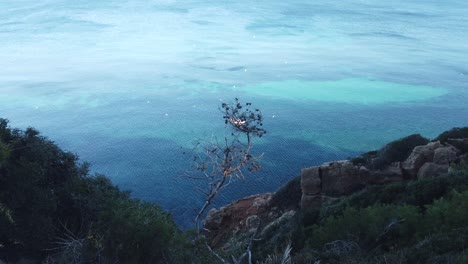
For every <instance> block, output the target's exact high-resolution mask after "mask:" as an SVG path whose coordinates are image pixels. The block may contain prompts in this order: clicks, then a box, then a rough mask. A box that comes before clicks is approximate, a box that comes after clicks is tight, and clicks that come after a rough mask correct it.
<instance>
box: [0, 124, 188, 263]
mask: <svg viewBox="0 0 468 264" xmlns="http://www.w3.org/2000/svg"><path fill="white" fill-rule="evenodd" d="M0 144H1V145H0V146H2V147H5V146H8V155H2V163H1V166H0V245H1V247H0V259H2V260H6V261H7V262H16V261H17V260H18V258H20V257H29V258H32V259H35V260H37V261H41V260H43V259H44V258H47V261H48V263H159V261H164V263H187V262H188V260H187V257H188V256H189V255H190V252H191V250H192V247H191V245H190V244H189V243H188V242H187V241H186V239H185V238H184V237H183V236H182V233H181V232H180V231H179V230H178V229H177V227H176V225H175V223H174V222H173V221H172V218H171V217H170V215H168V214H167V213H166V212H164V211H163V210H162V209H161V208H159V207H158V206H157V205H155V204H150V203H144V202H140V201H138V200H135V199H131V198H130V195H129V193H128V192H122V191H120V190H119V189H118V188H117V187H116V186H114V185H113V184H112V183H111V182H110V180H109V179H108V178H106V177H105V176H102V175H95V176H91V175H89V172H88V164H86V163H80V162H79V161H78V157H77V156H76V155H74V154H72V153H69V152H65V151H63V150H61V149H60V148H59V147H58V146H56V145H55V144H54V143H53V142H52V141H50V140H48V139H47V138H45V137H42V136H41V135H40V134H39V132H38V131H36V130H34V129H32V128H28V129H27V130H25V131H21V130H17V129H11V128H9V127H8V122H7V121H6V120H3V119H1V120H0Z"/></svg>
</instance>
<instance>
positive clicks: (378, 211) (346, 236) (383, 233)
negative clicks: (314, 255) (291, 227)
mask: <svg viewBox="0 0 468 264" xmlns="http://www.w3.org/2000/svg"><path fill="white" fill-rule="evenodd" d="M418 220H419V213H418V208H416V207H414V206H409V205H406V206H390V205H375V206H372V207H368V208H353V207H349V208H346V209H345V210H344V211H343V212H342V214H341V215H338V216H330V217H328V218H326V219H325V220H324V221H323V222H322V223H320V224H317V225H314V226H312V227H311V228H310V230H309V231H308V233H309V234H310V236H309V237H310V238H311V239H309V240H308V245H309V246H310V247H312V248H315V249H324V248H325V249H326V247H327V245H330V244H329V243H333V242H334V241H345V242H348V243H356V245H357V246H358V247H356V248H354V249H355V250H369V249H372V248H375V247H377V246H379V245H382V244H389V243H391V242H393V241H394V240H396V239H403V240H406V239H408V238H411V237H412V236H413V234H415V233H416V227H417V225H418ZM405 242H406V241H405Z"/></svg>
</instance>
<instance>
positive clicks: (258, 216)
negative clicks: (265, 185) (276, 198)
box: [203, 193, 272, 247]
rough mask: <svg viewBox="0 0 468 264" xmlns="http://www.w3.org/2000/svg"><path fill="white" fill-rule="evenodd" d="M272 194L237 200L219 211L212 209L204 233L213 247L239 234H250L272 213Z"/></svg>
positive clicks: (206, 220) (206, 219)
mask: <svg viewBox="0 0 468 264" xmlns="http://www.w3.org/2000/svg"><path fill="white" fill-rule="evenodd" d="M271 197H272V194H271V193H265V194H257V195H252V196H249V197H245V198H242V199H240V200H237V201H235V202H233V203H231V204H229V205H226V206H224V207H221V208H220V209H219V210H216V209H211V210H210V211H209V212H208V215H207V217H206V218H205V223H204V228H203V232H204V234H205V235H206V236H207V237H208V238H209V241H211V244H212V245H213V246H215V247H216V246H219V245H221V244H222V243H224V242H225V240H226V239H227V238H229V237H231V236H232V235H233V234H235V233H237V232H250V231H252V230H253V229H255V228H256V227H258V225H259V223H261V221H263V218H266V217H267V215H268V213H269V212H271V210H272V209H271V208H270V201H271Z"/></svg>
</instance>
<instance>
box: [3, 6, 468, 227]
mask: <svg viewBox="0 0 468 264" xmlns="http://www.w3.org/2000/svg"><path fill="white" fill-rule="evenodd" d="M466 14H468V2H467V1H465V0H447V1H436V0H405V1H403V0H395V1H378V0H344V1H331V0H317V1H304V0H291V1H278V0H270V1H263V0H257V1H246V0H238V1H206V0H205V1H201V0H185V1H172V0H158V1H150V0H145V1H140V0H135V1H129V0H109V1H91V0H74V1H71V0H42V1H32V0H17V1H7V0H0V117H3V118H8V119H9V120H10V121H11V125H12V126H14V127H20V128H26V127H27V126H33V127H35V128H37V129H39V130H40V131H42V132H43V134H45V135H47V136H48V137H49V138H51V139H52V140H54V141H56V142H57V143H58V144H59V145H60V146H61V147H63V148H64V149H67V150H69V151H72V152H74V153H77V154H78V155H79V156H80V157H81V158H82V159H83V160H86V161H89V162H91V163H92V165H93V166H92V170H93V171H95V172H100V173H104V174H106V175H108V176H109V177H110V178H111V179H112V180H113V182H114V183H116V184H118V185H119V186H120V187H121V188H122V189H126V190H131V191H132V192H133V195H134V196H135V197H139V198H142V199H145V200H148V201H156V202H158V203H160V204H161V205H162V206H163V207H164V208H165V209H167V210H169V211H171V212H172V213H173V215H174V218H175V219H176V221H177V222H178V223H179V224H180V225H181V226H182V227H188V226H190V224H191V219H192V218H193V216H194V208H197V207H198V206H200V205H201V203H202V197H201V195H200V194H199V193H198V192H197V191H196V190H195V189H194V188H193V183H191V182H189V181H187V180H186V179H184V177H183V175H185V174H186V173H187V171H190V157H189V156H188V155H184V154H183V153H184V152H190V150H191V148H192V147H193V146H194V143H195V142H196V141H197V140H198V139H207V138H210V137H211V136H212V135H213V134H216V135H221V136H222V135H223V134H222V132H220V131H223V129H224V128H225V127H224V123H223V119H222V114H221V113H220V112H219V111H218V107H219V105H220V104H221V103H222V102H229V101H232V100H233V98H235V97H238V98H240V99H241V100H242V101H244V102H246V101H250V102H252V103H253V104H254V106H255V107H258V108H260V109H261V110H262V112H263V114H264V116H265V122H264V127H265V128H266V129H267V130H268V134H267V135H266V136H265V137H264V138H262V140H259V141H257V142H256V145H255V147H254V148H255V149H254V150H255V151H256V153H264V158H263V160H262V163H263V169H262V170H261V171H260V172H259V173H256V174H254V175H249V176H248V179H246V180H245V181H243V182H237V183H236V184H233V185H231V186H230V188H228V189H226V190H225V191H224V193H222V195H221V196H219V197H218V200H217V201H216V203H215V206H220V205H224V204H226V203H228V202H230V201H232V200H234V199H237V198H240V197H242V196H245V195H249V194H253V193H258V192H268V191H274V190H276V189H277V188H278V187H279V186H281V185H282V184H284V183H285V182H287V181H288V180H290V179H291V178H293V177H295V176H298V175H299V174H300V170H301V168H303V167H307V166H312V165H317V164H320V163H322V162H325V161H329V160H335V159H343V158H346V157H350V156H353V155H356V154H358V153H361V152H364V151H369V150H372V149H376V148H379V147H381V146H382V145H383V144H385V143H387V142H388V141H390V140H394V139H397V138H399V137H402V136H406V135H408V134H412V133H421V134H423V135H424V136H427V137H434V136H436V135H437V134H438V133H440V132H442V131H444V130H447V129H450V128H452V127H455V126H467V125H468V16H466Z"/></svg>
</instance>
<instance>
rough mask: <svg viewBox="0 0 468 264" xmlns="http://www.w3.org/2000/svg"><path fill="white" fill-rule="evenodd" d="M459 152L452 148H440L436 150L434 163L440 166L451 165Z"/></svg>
mask: <svg viewBox="0 0 468 264" xmlns="http://www.w3.org/2000/svg"><path fill="white" fill-rule="evenodd" d="M457 152H459V151H458V150H457V149H456V148H454V147H452V146H448V147H442V148H438V149H436V150H434V159H433V161H434V163H436V164H440V165H446V164H450V163H452V162H454V161H455V160H456V159H457Z"/></svg>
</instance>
